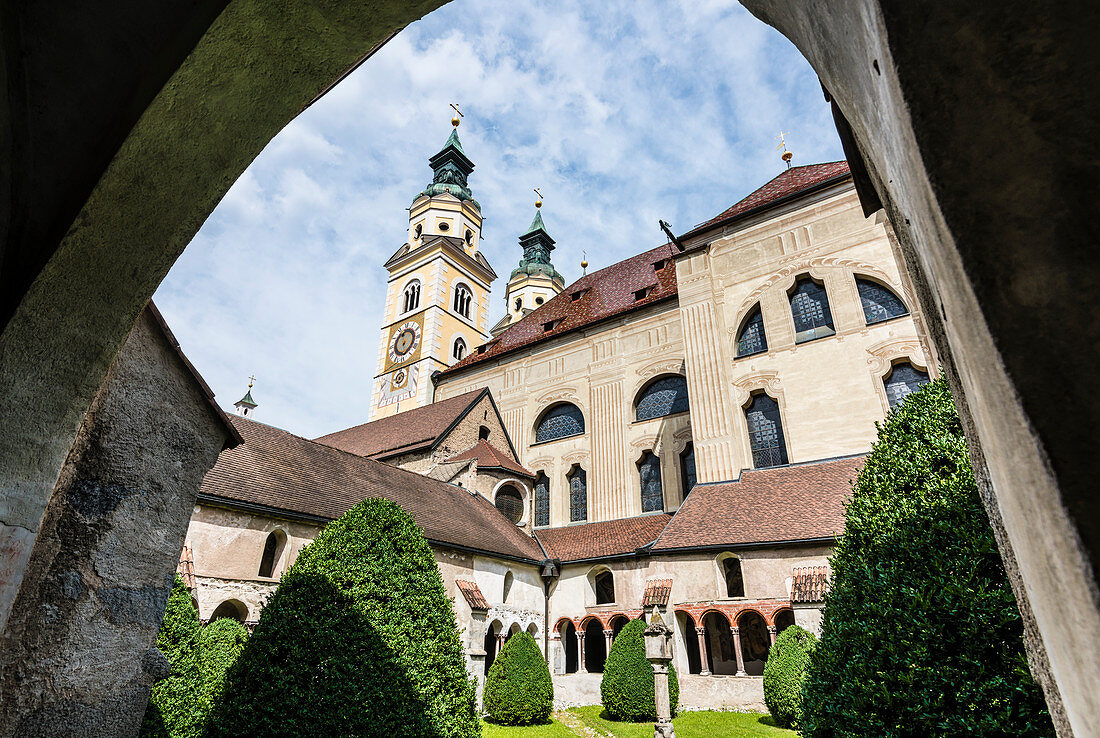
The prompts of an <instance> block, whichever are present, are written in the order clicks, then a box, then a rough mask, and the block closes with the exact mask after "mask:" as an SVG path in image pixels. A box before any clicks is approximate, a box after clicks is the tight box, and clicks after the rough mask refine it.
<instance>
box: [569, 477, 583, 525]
mask: <svg viewBox="0 0 1100 738" xmlns="http://www.w3.org/2000/svg"><path fill="white" fill-rule="evenodd" d="M568 479H569V522H571V523H576V522H578V521H581V520H588V475H587V474H586V473H585V471H584V469H582V468H580V467H579V466H574V467H573V469H572V471H570V472H569V475H568Z"/></svg>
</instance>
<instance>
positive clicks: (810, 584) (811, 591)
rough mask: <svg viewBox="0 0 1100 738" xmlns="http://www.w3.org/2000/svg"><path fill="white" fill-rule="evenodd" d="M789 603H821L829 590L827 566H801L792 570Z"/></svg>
mask: <svg viewBox="0 0 1100 738" xmlns="http://www.w3.org/2000/svg"><path fill="white" fill-rule="evenodd" d="M792 573H793V574H794V582H793V584H792V586H791V602H821V601H822V600H824V599H825V592H826V590H828V588H829V567H828V566H802V567H795V569H793V570H792Z"/></svg>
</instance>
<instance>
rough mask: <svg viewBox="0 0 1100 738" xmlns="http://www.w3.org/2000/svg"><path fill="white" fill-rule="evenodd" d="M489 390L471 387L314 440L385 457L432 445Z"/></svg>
mask: <svg viewBox="0 0 1100 738" xmlns="http://www.w3.org/2000/svg"><path fill="white" fill-rule="evenodd" d="M487 391H488V390H484V389H477V390H472V391H470V392H466V393H465V394H461V395H456V396H455V397H452V398H450V399H447V400H440V401H438V402H433V403H432V404H431V405H425V406H424V407H418V408H415V409H413V410H406V411H405V412H402V413H398V414H397V415H391V416H389V417H388V418H380V419H378V420H375V421H373V422H371V423H363V424H362V425H356V426H353V427H351V428H347V429H345V430H342V431H336V432H335V433H329V434H328V435H324V436H321V437H319V438H315V439H314V440H315V441H317V442H318V443H323V444H325V445H326V446H332V447H333V448H338V449H340V450H341V451H347V452H348V453H349V454H355V455H356V456H367V457H370V458H372V459H384V458H388V457H391V456H397V455H398V454H403V453H409V452H410V451H419V450H422V449H426V448H430V447H431V446H432V445H433V444H434V443H435V442H436V441H437V440H438V439H439V437H440V436H442V435H443V434H444V433H446V432H447V431H448V430H449V429H450V428H451V427H452V426H453V425H454V423H455V422H456V421H457V420H458V419H459V418H461V417H462V415H463V414H464V413H465V412H466V411H467V410H469V409H470V407H471V406H472V405H473V404H474V402H475V401H477V400H479V399H480V397H481V395H482V394H484V393H485V392H487Z"/></svg>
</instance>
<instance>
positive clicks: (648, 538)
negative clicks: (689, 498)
mask: <svg viewBox="0 0 1100 738" xmlns="http://www.w3.org/2000/svg"><path fill="white" fill-rule="evenodd" d="M693 494H694V493H693ZM671 519H672V516H671V515H667V514H666V515H642V516H639V517H636V518H623V519H621V520H605V521H603V522H601V523H586V524H584V525H569V526H566V527H564V528H548V529H543V530H537V531H535V536H536V537H537V538H538V539H539V541H540V542H541V543H542V545H543V548H545V549H546V555H547V556H549V557H550V558H553V559H561V560H562V561H563V562H569V561H582V560H584V559H595V558H600V557H603V556H617V555H621V554H629V553H634V552H635V551H636V550H637V549H639V548H641V547H642V546H646V545H648V544H650V543H653V541H654V540H656V539H657V536H659V535H660V534H661V531H662V530H664V528H665V526H666V525H668V521H669V520H671Z"/></svg>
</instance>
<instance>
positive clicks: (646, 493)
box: [638, 451, 665, 512]
mask: <svg viewBox="0 0 1100 738" xmlns="http://www.w3.org/2000/svg"><path fill="white" fill-rule="evenodd" d="M638 478H639V479H640V480H641V487H642V512H656V511H658V510H664V509H665V497H664V494H663V492H662V491H661V460H660V459H659V458H657V456H656V455H654V453H653V452H652V451H646V452H645V453H644V454H642V458H641V461H639V462H638Z"/></svg>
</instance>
